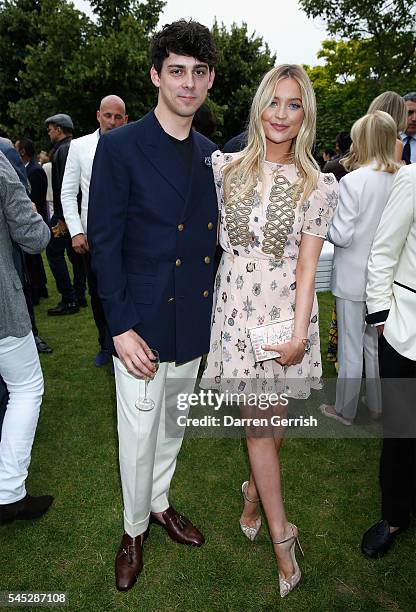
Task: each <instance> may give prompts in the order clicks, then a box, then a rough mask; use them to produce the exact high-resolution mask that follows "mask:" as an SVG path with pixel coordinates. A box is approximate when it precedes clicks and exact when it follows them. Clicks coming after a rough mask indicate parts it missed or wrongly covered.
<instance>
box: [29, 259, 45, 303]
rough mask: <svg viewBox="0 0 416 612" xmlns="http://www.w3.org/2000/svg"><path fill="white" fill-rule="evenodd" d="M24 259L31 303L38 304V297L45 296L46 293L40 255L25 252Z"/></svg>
mask: <svg viewBox="0 0 416 612" xmlns="http://www.w3.org/2000/svg"><path fill="white" fill-rule="evenodd" d="M25 260H26V268H27V273H28V275H29V281H30V291H31V297H32V303H33V304H39V298H40V297H45V296H46V294H47V289H46V283H47V279H46V273H45V268H44V266H43V259H42V255H41V254H40V253H37V254H36V255H32V254H30V253H25Z"/></svg>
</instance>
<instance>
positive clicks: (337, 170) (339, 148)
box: [322, 132, 351, 182]
mask: <svg viewBox="0 0 416 612" xmlns="http://www.w3.org/2000/svg"><path fill="white" fill-rule="evenodd" d="M350 146H351V137H350V134H349V132H338V134H337V135H336V138H335V152H336V155H335V157H333V158H332V159H331V160H329V161H327V162H326V164H325V165H324V167H323V168H322V172H324V173H330V174H333V175H334V176H335V178H336V179H337V181H338V182H339V181H340V180H341V179H342V177H343V176H345V175H346V174H347V170H346V168H345V167H344V166H343V165H342V163H341V160H342V159H343V158H344V157H345V156H346V155H347V154H348V152H349V150H350Z"/></svg>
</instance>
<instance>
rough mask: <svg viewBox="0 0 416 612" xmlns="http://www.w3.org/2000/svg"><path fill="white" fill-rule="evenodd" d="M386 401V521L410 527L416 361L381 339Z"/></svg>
mask: <svg viewBox="0 0 416 612" xmlns="http://www.w3.org/2000/svg"><path fill="white" fill-rule="evenodd" d="M378 354H379V367H380V377H381V379H382V397H383V435H384V436H383V447H382V451H381V457H380V486H381V504H382V507H381V512H382V518H383V519H385V520H387V521H388V523H389V524H390V525H392V526H394V527H407V525H408V523H409V520H410V514H411V512H412V511H414V509H415V496H416V361H412V360H410V359H407V358H406V357H403V355H400V354H399V353H398V352H397V351H396V350H395V349H394V348H393V347H392V346H391V345H390V344H389V343H388V342H387V340H386V339H385V338H384V336H381V337H380V339H379V346H378Z"/></svg>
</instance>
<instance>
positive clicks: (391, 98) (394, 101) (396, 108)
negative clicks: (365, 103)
mask: <svg viewBox="0 0 416 612" xmlns="http://www.w3.org/2000/svg"><path fill="white" fill-rule="evenodd" d="M377 110H380V111H384V112H385V113H388V114H389V115H390V116H391V117H392V118H393V120H394V122H395V124H396V127H397V138H396V147H395V154H394V155H395V159H396V161H401V159H402V156H403V148H404V147H403V142H402V141H401V139H400V134H401V133H402V132H403V130H405V129H406V124H407V108H406V103H405V101H404V99H403V98H402V97H401V96H399V94H398V93H396V92H395V91H385V92H384V93H382V94H380V95H379V96H377V98H374V100H373V101H372V102H371V104H370V106H369V107H368V111H367V112H368V113H374V112H375V111H377Z"/></svg>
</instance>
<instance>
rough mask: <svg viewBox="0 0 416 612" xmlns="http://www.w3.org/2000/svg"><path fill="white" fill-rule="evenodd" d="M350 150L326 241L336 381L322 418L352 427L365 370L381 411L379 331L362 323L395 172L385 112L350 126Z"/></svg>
mask: <svg viewBox="0 0 416 612" xmlns="http://www.w3.org/2000/svg"><path fill="white" fill-rule="evenodd" d="M351 136H352V145H351V152H350V154H349V155H348V156H347V157H346V158H344V159H343V160H342V163H343V164H344V165H345V168H346V169H347V170H348V171H349V173H348V174H347V175H346V176H344V177H343V178H342V179H341V182H340V193H339V204H338V208H337V210H336V211H335V214H334V216H333V219H332V223H331V225H330V227H329V230H328V235H327V239H328V240H329V241H330V242H332V243H333V244H334V245H335V254H334V265H333V271H332V279H331V291H332V294H333V295H334V296H335V298H336V310H337V321H338V364H339V370H338V379H337V388H336V401H335V406H332V405H329V404H322V405H321V406H320V410H321V412H322V414H323V415H324V416H326V417H329V418H332V419H336V420H337V421H339V422H341V423H342V424H343V425H352V423H353V421H354V418H355V416H356V413H357V406H358V400H359V394H360V388H361V378H362V371H363V351H364V361H365V374H366V404H367V407H368V410H369V411H370V414H371V416H373V418H378V417H379V416H380V414H381V389H380V381H379V371H378V357H377V332H376V330H375V328H374V327H371V325H366V323H365V316H366V306H365V287H366V283H367V265H368V258H369V255H370V250H371V245H372V242H373V238H374V236H375V233H376V231H377V227H378V224H379V222H380V219H381V215H382V214H383V210H384V208H385V206H386V204H387V200H388V198H389V194H390V192H391V188H392V185H393V181H394V178H395V176H396V172H397V171H398V169H399V168H400V163H399V162H397V161H396V157H395V146H396V136H397V126H396V123H395V121H394V120H393V118H392V117H391V116H390V115H389V114H388V113H385V112H383V111H375V112H374V113H369V114H368V115H365V116H364V117H361V119H359V120H358V121H356V122H355V123H354V125H353V127H352V130H351Z"/></svg>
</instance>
